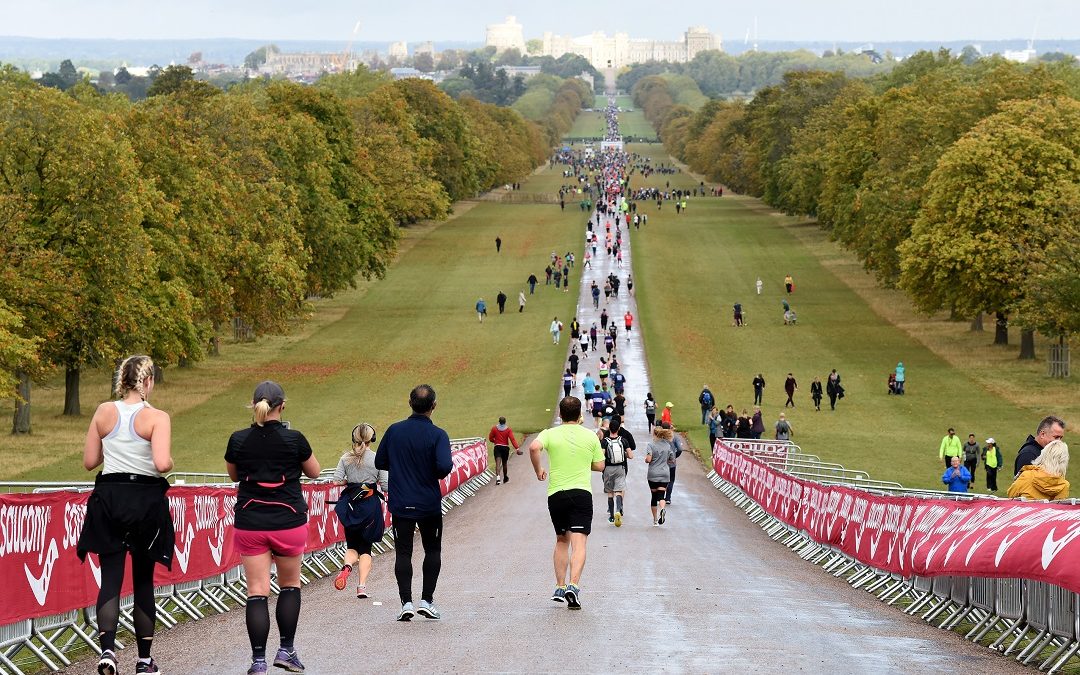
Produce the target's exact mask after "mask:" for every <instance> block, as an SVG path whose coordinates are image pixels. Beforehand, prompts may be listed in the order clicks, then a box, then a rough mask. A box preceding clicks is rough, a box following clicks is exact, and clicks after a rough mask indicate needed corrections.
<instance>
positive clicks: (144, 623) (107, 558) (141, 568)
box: [97, 551, 156, 659]
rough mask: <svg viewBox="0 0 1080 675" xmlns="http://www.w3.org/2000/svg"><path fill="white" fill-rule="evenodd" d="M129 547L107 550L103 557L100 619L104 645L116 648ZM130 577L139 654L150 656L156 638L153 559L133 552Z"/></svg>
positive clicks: (104, 647) (106, 647) (98, 614)
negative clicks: (113, 550) (125, 563)
mask: <svg viewBox="0 0 1080 675" xmlns="http://www.w3.org/2000/svg"><path fill="white" fill-rule="evenodd" d="M126 557H127V551H118V552H116V553H105V554H102V555H101V556H100V559H101V590H100V591H99V592H98V600H97V621H98V631H99V632H100V633H101V648H102V649H111V650H113V651H115V650H116V628H117V626H118V625H119V623H120V587H121V586H122V585H123V583H124V559H125V558H126ZM131 580H132V586H133V588H134V592H135V611H134V612H133V614H134V618H135V637H136V638H137V643H138V645H139V657H140V658H144V659H145V658H149V657H150V645H151V643H152V641H153V639H154V620H155V614H156V608H155V607H154V561H153V560H152V559H151V558H148V557H146V556H143V555H137V554H135V553H132V554H131Z"/></svg>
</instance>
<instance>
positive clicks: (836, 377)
mask: <svg viewBox="0 0 1080 675" xmlns="http://www.w3.org/2000/svg"><path fill="white" fill-rule="evenodd" d="M825 393H826V394H828V395H829V407H830V408H831V409H832V410H836V399H838V398H844V387H843V386H842V385H841V384H840V373H838V372H836V368H833V369H832V372H831V373H829V378H828V379H827V380H826V381H825Z"/></svg>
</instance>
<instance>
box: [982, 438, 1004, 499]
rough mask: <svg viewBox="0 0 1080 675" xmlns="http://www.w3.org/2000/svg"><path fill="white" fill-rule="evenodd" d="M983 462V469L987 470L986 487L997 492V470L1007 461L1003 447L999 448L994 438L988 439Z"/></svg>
mask: <svg viewBox="0 0 1080 675" xmlns="http://www.w3.org/2000/svg"><path fill="white" fill-rule="evenodd" d="M982 462H983V471H985V472H986V489H987V490H989V491H990V492H992V493H994V494H997V491H998V485H997V472H998V469H999V468H1001V465H1002V464H1004V463H1005V458H1004V457H1002V455H1001V449H1000V448H998V446H997V442H996V441H995V440H994V439H993V438H988V439H986V445H985V446H984V447H983V450H982Z"/></svg>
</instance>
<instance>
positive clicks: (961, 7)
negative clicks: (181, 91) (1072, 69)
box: [0, 0, 1080, 42]
mask: <svg viewBox="0 0 1080 675" xmlns="http://www.w3.org/2000/svg"><path fill="white" fill-rule="evenodd" d="M508 14H514V15H516V16H517V17H518V20H519V21H520V22H521V23H522V24H523V25H524V27H525V37H526V39H528V38H532V37H540V35H541V34H542V33H543V32H544V31H546V30H550V31H553V32H555V33H557V34H570V35H583V34H586V33H590V32H592V31H594V30H603V31H606V32H607V33H608V34H609V35H610V34H611V33H614V32H615V31H626V32H628V33H630V35H631V37H642V38H659V39H674V38H676V37H678V36H679V35H680V34H681V33H682V32H683V31H684V30H686V28H687V26H689V25H704V26H706V27H707V28H709V29H710V30H712V31H713V32H715V33H719V34H720V35H721V37H722V38H723V40H725V41H742V40H744V38H745V36H746V31H747V30H748V29H750V28H751V27H752V26H753V24H754V17H755V15H756V16H757V19H758V35H759V39H760V40H763V41H765V40H840V41H866V42H872V41H875V40H877V41H900V40H942V41H946V40H973V41H977V40H992V39H1009V38H1029V37H1031V35H1032V32H1033V31H1035V29H1036V24H1037V25H1038V31H1037V37H1038V38H1045V39H1052V38H1078V37H1080V0H902V1H896V0H893V1H889V0H885V1H880V0H879V1H874V0H755V1H753V2H724V1H722V0H676V1H675V2H660V1H658V0H620V1H618V2H615V1H613V0H599V1H598V0H577V1H576V2H571V1H569V0H546V1H544V2H537V1H536V0H458V1H456V2H455V1H453V0H397V1H395V2H385V1H384V2H371V1H370V0H368V1H359V0H158V1H157V2H142V1H141V0H0V35H9V36H26V37H49V38H61V37H70V38H158V39H161V38H203V37H236V38H253V39H267V40H271V39H277V40H286V39H319V40H341V41H342V42H346V41H348V39H349V36H350V35H351V33H352V30H353V26H354V25H355V24H356V22H357V21H360V22H361V26H360V31H359V33H358V35H357V40H358V41H389V40H407V41H410V42H416V41H420V40H462V41H469V42H482V41H483V40H484V27H485V25H486V24H489V23H496V22H501V21H502V20H503V19H504V18H505V17H506V15H508Z"/></svg>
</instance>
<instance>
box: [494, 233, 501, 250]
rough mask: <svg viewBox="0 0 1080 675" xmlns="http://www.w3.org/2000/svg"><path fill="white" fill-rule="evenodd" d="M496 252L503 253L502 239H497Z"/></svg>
mask: <svg viewBox="0 0 1080 675" xmlns="http://www.w3.org/2000/svg"><path fill="white" fill-rule="evenodd" d="M495 252H496V253H501V252H502V237H495Z"/></svg>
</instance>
